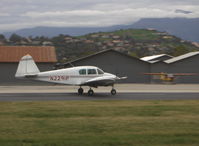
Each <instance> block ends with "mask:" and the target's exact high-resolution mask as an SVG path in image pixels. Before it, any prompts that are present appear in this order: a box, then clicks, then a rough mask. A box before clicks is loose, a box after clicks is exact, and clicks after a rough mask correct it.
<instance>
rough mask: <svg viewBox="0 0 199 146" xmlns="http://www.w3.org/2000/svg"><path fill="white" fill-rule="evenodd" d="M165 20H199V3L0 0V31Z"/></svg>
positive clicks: (180, 0)
mask: <svg viewBox="0 0 199 146" xmlns="http://www.w3.org/2000/svg"><path fill="white" fill-rule="evenodd" d="M165 17H167V18H175V17H185V18H199V0H0V32H6V31H13V30H17V29H22V28H32V27H37V26H56V27H103V26H112V25H120V24H126V25H128V24H133V23H134V22H136V21H138V20H140V19H142V18H165Z"/></svg>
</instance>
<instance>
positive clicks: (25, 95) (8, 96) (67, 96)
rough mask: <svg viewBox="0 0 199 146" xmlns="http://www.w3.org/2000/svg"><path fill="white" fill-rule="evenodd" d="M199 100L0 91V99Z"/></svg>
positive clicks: (197, 96)
mask: <svg viewBox="0 0 199 146" xmlns="http://www.w3.org/2000/svg"><path fill="white" fill-rule="evenodd" d="M189 99H194V100H199V93H181V92H180V93H178V92H175V93H168V92H166V93H163V92H160V93H158V92H154V93H153V92H149V93H146V92H145V93H140V92H139V93H136V92H134V93H117V95H114V96H113V95H111V94H110V93H95V94H94V95H93V96H88V95H87V94H83V95H78V94H77V93H0V101H1V102H2V101H64V100H189Z"/></svg>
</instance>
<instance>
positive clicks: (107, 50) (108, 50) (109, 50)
mask: <svg viewBox="0 0 199 146" xmlns="http://www.w3.org/2000/svg"><path fill="white" fill-rule="evenodd" d="M111 51H112V52H116V53H119V54H121V55H123V56H126V57H129V58H131V59H136V60H138V61H140V62H144V63H149V62H145V61H143V60H140V59H139V58H137V57H133V56H130V55H128V54H125V53H122V52H120V51H117V50H114V49H106V50H102V51H99V52H96V53H94V54H91V55H88V56H85V57H82V58H78V59H76V60H72V61H69V62H66V63H63V64H64V65H67V64H71V63H74V62H77V61H81V60H84V59H87V58H90V57H94V56H97V55H99V54H103V53H106V52H111Z"/></svg>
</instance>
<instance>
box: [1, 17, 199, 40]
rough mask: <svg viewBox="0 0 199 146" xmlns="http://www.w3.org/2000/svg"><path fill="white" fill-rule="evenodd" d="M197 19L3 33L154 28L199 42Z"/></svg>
mask: <svg viewBox="0 0 199 146" xmlns="http://www.w3.org/2000/svg"><path fill="white" fill-rule="evenodd" d="M198 26H199V18H192V19H188V18H143V19H141V20H139V21H137V22H135V23H132V24H130V25H115V26H109V27H46V26H43V27H35V28H26V29H20V30H16V31H15V32H5V33H3V34H4V35H5V36H6V37H9V36H10V35H11V34H12V33H16V34H18V35H20V36H23V37H28V36H33V37H36V36H45V37H55V36H57V35H59V34H67V35H70V36H80V35H86V34H88V33H95V32H100V31H101V32H111V31H115V30H118V29H130V28H131V29H147V28H154V29H156V30H159V31H166V32H167V33H169V34H172V35H175V36H177V37H180V38H182V39H184V40H189V41H192V42H199V30H198Z"/></svg>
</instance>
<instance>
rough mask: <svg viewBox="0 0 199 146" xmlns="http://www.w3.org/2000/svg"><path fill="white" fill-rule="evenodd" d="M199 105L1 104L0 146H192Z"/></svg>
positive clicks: (197, 137)
mask: <svg viewBox="0 0 199 146" xmlns="http://www.w3.org/2000/svg"><path fill="white" fill-rule="evenodd" d="M198 143H199V101H198V100H196V101H194V100H184V101H182V100H180V101H60V102H58V101H57V102H54V101H52V102H1V103H0V145H1V146H43V145H45V146H65V145H69V146H79V145H81V146H93V145H95V146H101V145H102V146H112V145H122V146H123V145H124V146H125V145H126V146H128V145H135V146H140V145H141V146H149V145H151V146H161V145H162V146H168V145H169V146H171V145H172V146H173V145H177V146H178V145H179V146H187V145H189V146H192V145H193V146H194V145H198Z"/></svg>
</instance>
